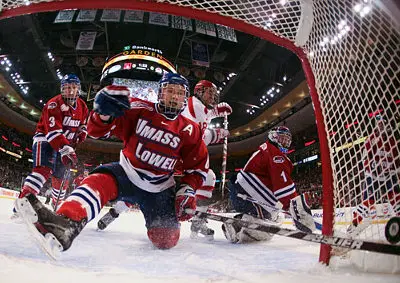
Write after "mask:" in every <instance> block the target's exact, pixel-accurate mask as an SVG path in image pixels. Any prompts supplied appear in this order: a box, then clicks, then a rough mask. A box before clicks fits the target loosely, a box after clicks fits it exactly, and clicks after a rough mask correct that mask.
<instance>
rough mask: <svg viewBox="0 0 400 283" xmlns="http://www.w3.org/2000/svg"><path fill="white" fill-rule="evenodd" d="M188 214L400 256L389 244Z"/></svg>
mask: <svg viewBox="0 0 400 283" xmlns="http://www.w3.org/2000/svg"><path fill="white" fill-rule="evenodd" d="M186 212H187V213H190V214H193V215H196V216H198V217H200V218H207V219H210V220H215V221H219V222H223V223H229V224H232V223H235V222H236V223H239V224H240V225H241V226H242V227H245V228H248V229H253V230H258V231H262V232H267V233H271V234H276V235H280V236H283V237H289V238H294V239H298V240H303V241H308V242H313V243H320V244H326V245H330V246H335V247H341V248H346V249H351V250H361V251H370V252H377V253H384V254H392V255H400V246H396V245H389V244H381V243H374V242H368V241H363V240H360V239H354V240H353V239H348V238H341V237H334V236H326V235H320V234H314V233H306V232H302V231H299V230H291V229H286V228H281V227H279V226H272V225H268V224H256V223H252V222H248V221H244V220H242V219H236V218H231V217H227V216H222V215H217V214H212V213H207V212H201V211H194V210H189V209H187V210H186Z"/></svg>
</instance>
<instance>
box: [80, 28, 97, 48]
mask: <svg viewBox="0 0 400 283" xmlns="http://www.w3.org/2000/svg"><path fill="white" fill-rule="evenodd" d="M96 35H97V32H96V31H81V33H80V35H79V39H78V42H77V43H76V50H92V49H93V45H94V41H95V40H96Z"/></svg>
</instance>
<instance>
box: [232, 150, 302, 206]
mask: <svg viewBox="0 0 400 283" xmlns="http://www.w3.org/2000/svg"><path fill="white" fill-rule="evenodd" d="M292 170H293V164H292V162H291V161H290V160H289V158H287V156H286V155H285V154H283V153H282V152H281V151H280V150H279V149H278V148H277V147H276V146H275V145H273V144H271V143H269V142H265V143H263V144H262V145H260V147H259V149H258V150H257V151H256V152H255V153H253V155H252V156H251V157H250V159H249V161H247V163H246V165H245V167H244V168H243V169H242V170H240V172H239V174H238V176H237V181H236V182H237V183H239V184H240V186H241V187H242V188H243V189H244V190H245V191H246V192H247V193H248V194H249V195H250V196H251V197H252V198H254V199H256V200H258V201H260V202H262V203H267V204H268V205H270V206H275V205H276V204H277V202H278V201H280V202H281V203H282V204H283V209H288V208H289V203H290V202H289V201H290V199H291V198H293V197H295V196H297V193H296V187H295V184H294V182H293V181H292V179H291V177H290V175H291V173H292Z"/></svg>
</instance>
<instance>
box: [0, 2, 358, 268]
mask: <svg viewBox="0 0 400 283" xmlns="http://www.w3.org/2000/svg"><path fill="white" fill-rule="evenodd" d="M254 1H256V0H254ZM292 1H294V0H292ZM303 1H304V2H310V0H303ZM343 1H348V0H343ZM360 1H361V0H360ZM11 2H20V4H19V5H18V4H13V3H11ZM25 2H26V1H25ZM166 2H171V3H166ZM177 2H185V4H186V6H181V5H179V4H180V3H177ZM191 2H197V3H199V2H201V3H203V4H204V2H207V1H173V0H171V1H151V0H149V1H145V0H142V1H141V0H34V1H30V5H28V6H25V5H24V1H23V0H17V1H11V0H5V1H3V10H2V11H1V12H0V19H6V18H9V17H16V16H19V15H25V14H32V13H38V12H47V11H57V10H64V9H123V10H141V11H148V12H159V13H166V14H171V15H176V16H184V17H188V18H193V19H197V20H202V21H207V22H212V23H215V24H221V25H225V26H229V27H232V28H234V29H236V30H239V31H242V32H245V33H248V34H251V35H254V36H257V37H259V38H262V39H264V40H267V41H269V42H272V43H274V44H277V45H280V46H282V47H285V48H287V49H289V50H291V51H292V52H293V53H295V54H296V55H297V56H298V57H299V59H300V60H301V63H302V67H303V70H304V73H305V76H306V80H307V83H308V86H309V89H310V95H311V98H312V102H313V106H314V110H315V117H316V123H317V128H318V137H319V142H320V153H321V161H322V164H323V169H322V174H323V230H322V233H323V234H324V235H332V234H333V223H334V207H335V203H334V197H335V196H334V177H333V168H332V164H333V162H332V160H331V155H330V152H331V150H332V147H330V145H329V142H328V138H329V135H328V132H327V129H328V127H326V124H325V122H324V114H323V113H324V112H323V109H322V107H321V102H320V97H319V94H318V92H317V87H316V79H315V74H314V73H313V70H312V67H311V65H310V61H309V57H308V54H307V53H306V51H305V50H304V49H303V48H302V47H299V46H296V44H295V43H294V41H293V40H292V39H288V38H285V37H282V36H280V35H278V34H276V33H274V32H272V31H271V30H268V29H265V28H262V27H260V26H259V25H255V24H254V25H253V24H251V23H249V22H248V21H247V22H246V21H245V20H243V19H240V18H238V17H230V16H228V15H227V14H223V13H218V11H215V10H213V9H209V10H207V8H204V9H199V8H198V6H195V5H193V6H195V8H193V7H190V6H189V5H191ZM208 2H215V3H217V2H218V1H215V0H214V1H208ZM220 2H227V3H228V2H233V3H236V4H237V2H241V1H220ZM242 2H249V1H242ZM257 2H259V3H261V2H262V3H264V2H265V3H271V2H274V3H275V4H276V3H279V1H278V0H270V1H264V0H258V1H257ZM287 2H290V1H287ZM249 3H251V1H250V2H249ZM7 5H8V6H7ZM216 5H219V4H218V3H217V4H216ZM249 5H251V4H249ZM265 5H267V4H265ZM326 5H327V6H329V5H330V3H329V1H328V3H327V4H326ZM10 7H11V8H10ZM326 115H328V114H326ZM330 255H331V247H330V246H329V245H325V244H321V248H320V257H319V260H320V262H323V263H326V264H328V263H329V259H330Z"/></svg>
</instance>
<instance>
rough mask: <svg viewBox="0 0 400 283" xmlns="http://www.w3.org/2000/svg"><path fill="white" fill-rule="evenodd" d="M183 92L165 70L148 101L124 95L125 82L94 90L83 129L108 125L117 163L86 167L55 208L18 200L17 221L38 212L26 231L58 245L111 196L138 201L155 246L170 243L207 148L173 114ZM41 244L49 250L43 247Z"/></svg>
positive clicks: (190, 201) (184, 85)
mask: <svg viewBox="0 0 400 283" xmlns="http://www.w3.org/2000/svg"><path fill="white" fill-rule="evenodd" d="M188 94H189V88H188V82H187V80H186V79H185V78H184V77H182V76H180V75H178V74H173V73H168V74H165V75H164V76H163V77H162V79H161V81H160V83H159V97H158V99H159V100H158V103H156V104H154V103H151V102H147V101H142V100H139V99H136V98H132V99H131V100H130V101H129V98H128V97H129V90H128V89H127V88H126V87H122V86H107V87H105V88H103V89H102V90H100V91H99V92H98V93H97V94H96V97H95V100H94V112H92V113H91V115H90V117H89V122H88V133H89V135H90V136H93V137H102V136H104V134H105V133H107V132H109V131H110V130H112V133H113V134H114V135H116V136H117V137H119V138H120V139H121V140H122V141H123V144H124V147H123V149H122V151H121V153H120V161H119V162H114V163H110V164H105V165H102V166H100V167H98V168H96V169H95V170H94V171H92V172H91V174H90V175H89V176H88V177H87V178H85V179H84V180H83V182H82V184H81V185H80V186H79V187H78V188H76V189H75V190H74V191H73V192H72V194H71V195H70V196H69V197H68V198H67V199H66V200H65V201H64V203H63V204H62V205H61V207H60V208H59V209H58V211H57V214H54V213H52V212H51V211H49V210H46V209H45V208H44V207H43V205H42V204H41V203H40V202H39V201H38V200H37V198H36V197H35V196H34V195H33V194H28V195H26V198H25V199H22V200H20V201H18V202H17V208H18V209H19V210H20V211H21V214H22V215H24V216H25V218H24V219H27V218H28V219H30V218H29V217H31V215H33V214H35V213H36V214H37V215H38V221H37V222H36V223H35V227H36V229H33V231H34V233H35V234H36V235H39V236H40V235H43V236H44V235H46V234H48V233H50V234H53V235H54V237H55V238H56V240H57V241H59V243H60V245H61V247H62V250H64V251H65V250H67V249H68V248H69V247H70V246H71V244H72V241H73V240H74V238H75V237H76V236H77V235H78V234H79V233H80V232H81V230H82V229H83V228H84V226H85V224H86V223H87V222H88V221H91V220H92V219H94V218H95V217H96V216H97V215H98V213H99V212H100V210H101V208H102V207H103V206H104V205H105V204H106V203H107V202H108V201H110V200H115V199H117V198H118V199H120V200H125V201H128V202H129V203H138V205H139V207H140V210H141V211H142V213H143V215H144V218H145V222H146V227H147V235H148V237H149V239H150V241H151V242H152V243H153V245H154V246H155V247H157V248H159V249H169V248H172V247H174V246H175V245H176V244H177V242H178V240H179V234H180V224H179V221H185V220H188V219H190V218H191V216H192V215H190V214H187V213H186V209H187V208H190V209H196V201H195V191H196V190H197V189H199V188H200V187H201V186H202V184H203V181H204V179H205V177H206V174H207V170H208V152H207V148H206V146H205V144H204V142H203V141H202V139H201V138H202V137H201V131H200V128H199V126H198V125H197V124H195V123H194V122H192V121H190V120H189V119H187V118H185V117H183V116H182V115H180V113H181V111H182V110H183V109H184V107H185V105H186V102H187V97H188ZM179 159H182V160H183V162H184V169H185V171H184V176H183V177H182V179H181V185H180V187H179V188H178V190H177V191H175V181H174V178H173V176H172V175H173V172H174V165H175V164H176V162H177V160H179ZM34 220H35V219H34ZM31 227H32V226H31ZM49 237H51V235H48V236H47V238H49ZM54 241H55V240H54ZM44 246H45V247H47V248H48V249H49V250H51V249H50V247H49V245H47V244H45V245H44Z"/></svg>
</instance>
